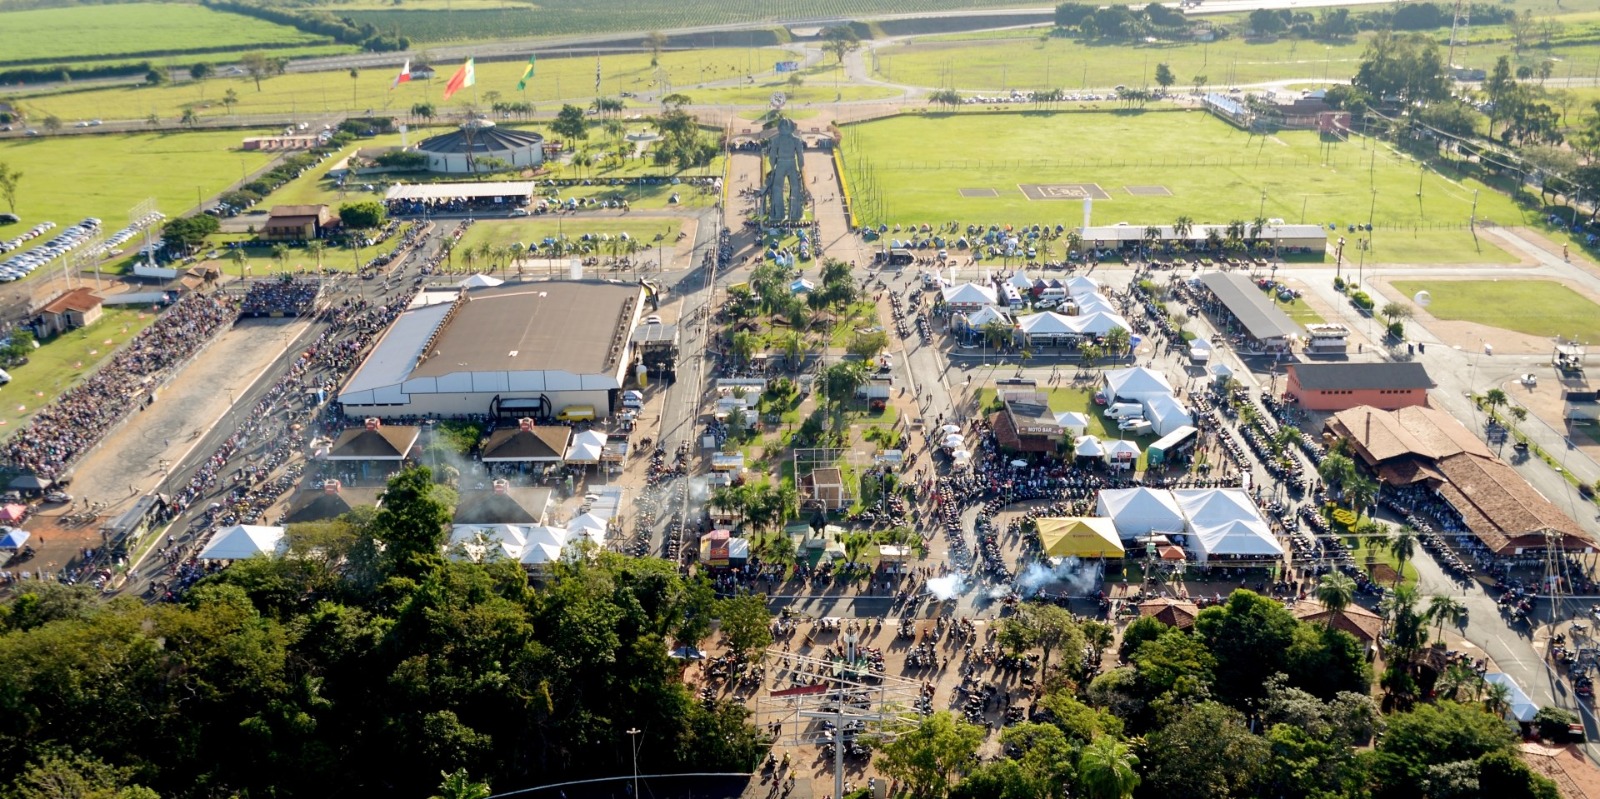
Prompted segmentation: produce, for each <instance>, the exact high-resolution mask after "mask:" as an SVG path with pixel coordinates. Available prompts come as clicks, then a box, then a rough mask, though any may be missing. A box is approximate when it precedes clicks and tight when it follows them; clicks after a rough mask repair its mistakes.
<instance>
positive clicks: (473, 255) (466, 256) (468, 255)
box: [461, 247, 478, 272]
mask: <svg viewBox="0 0 1600 799" xmlns="http://www.w3.org/2000/svg"><path fill="white" fill-rule="evenodd" d="M477 261H478V253H477V251H476V250H474V249H472V248H471V247H462V248H461V262H462V263H463V264H466V267H467V271H468V272H471V271H472V265H473V264H474V263H477Z"/></svg>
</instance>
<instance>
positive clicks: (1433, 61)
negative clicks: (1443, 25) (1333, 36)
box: [1351, 30, 1450, 106]
mask: <svg viewBox="0 0 1600 799" xmlns="http://www.w3.org/2000/svg"><path fill="white" fill-rule="evenodd" d="M1446 66H1447V65H1446V64H1445V63H1444V58H1443V57H1442V56H1441V55H1440V54H1439V47H1438V44H1437V43H1436V42H1434V41H1433V39H1432V38H1430V37H1428V36H1425V35H1423V34H1409V35H1397V34H1394V33H1391V32H1389V31H1387V30H1380V31H1378V33H1377V34H1376V35H1375V36H1373V38H1372V39H1371V41H1369V42H1368V44H1367V50H1366V52H1365V53H1364V54H1363V55H1362V57H1361V64H1360V66H1359V67H1357V69H1356V75H1355V77H1354V78H1353V79H1352V80H1351V83H1352V84H1353V85H1354V86H1355V88H1356V89H1357V90H1358V91H1360V92H1361V93H1362V94H1363V95H1365V96H1366V97H1369V98H1372V99H1373V100H1374V101H1376V100H1381V99H1383V98H1385V97H1398V98H1400V99H1401V100H1402V101H1404V102H1405V103H1406V105H1408V106H1410V105H1413V104H1421V103H1428V102H1432V101H1436V100H1443V99H1445V98H1447V97H1448V96H1449V94H1450V91H1449V87H1450V82H1449V80H1448V77H1447V75H1446V73H1445V68H1446Z"/></svg>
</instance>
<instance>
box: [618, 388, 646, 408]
mask: <svg viewBox="0 0 1600 799" xmlns="http://www.w3.org/2000/svg"><path fill="white" fill-rule="evenodd" d="M622 407H624V408H643V407H644V392H642V391H624V392H622Z"/></svg>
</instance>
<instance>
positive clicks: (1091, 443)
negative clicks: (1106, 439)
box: [1072, 436, 1106, 458]
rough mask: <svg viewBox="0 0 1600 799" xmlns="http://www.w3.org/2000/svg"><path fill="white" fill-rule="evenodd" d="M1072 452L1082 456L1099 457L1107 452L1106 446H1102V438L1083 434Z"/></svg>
mask: <svg viewBox="0 0 1600 799" xmlns="http://www.w3.org/2000/svg"><path fill="white" fill-rule="evenodd" d="M1072 454H1074V455H1077V456H1078V457H1080V458H1098V457H1100V456H1102V455H1104V454H1106V448H1105V447H1102V446H1100V439H1098V438H1095V437H1094V436H1083V437H1082V438H1079V439H1078V442H1077V443H1076V444H1075V445H1073V447H1072Z"/></svg>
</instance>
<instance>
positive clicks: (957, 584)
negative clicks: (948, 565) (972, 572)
mask: <svg viewBox="0 0 1600 799" xmlns="http://www.w3.org/2000/svg"><path fill="white" fill-rule="evenodd" d="M966 590H967V576H966V575H965V574H961V573H959V572H958V573H956V574H950V575H946V576H944V577H935V578H933V579H932V580H929V581H928V593H930V594H933V595H934V596H935V597H937V598H938V599H939V601H940V602H948V601H950V600H952V599H955V598H956V597H958V596H961V594H962V593H963V592H965V591H966Z"/></svg>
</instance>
